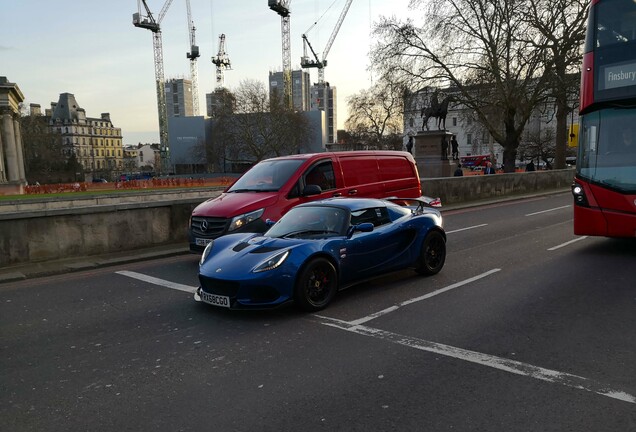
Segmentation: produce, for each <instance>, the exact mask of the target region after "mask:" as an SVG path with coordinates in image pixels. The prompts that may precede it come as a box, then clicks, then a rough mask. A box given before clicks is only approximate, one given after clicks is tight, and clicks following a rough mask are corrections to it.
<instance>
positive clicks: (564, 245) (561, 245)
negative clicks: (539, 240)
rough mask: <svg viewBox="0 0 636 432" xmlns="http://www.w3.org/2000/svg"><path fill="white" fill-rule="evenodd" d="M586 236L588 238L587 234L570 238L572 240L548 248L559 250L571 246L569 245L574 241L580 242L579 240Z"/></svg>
mask: <svg viewBox="0 0 636 432" xmlns="http://www.w3.org/2000/svg"><path fill="white" fill-rule="evenodd" d="M586 238H587V236H582V237H577V238H575V239H574V240H570V241H567V242H565V243H561V244H560V245H557V246H553V247H551V248H548V250H549V251H554V250H557V249H561V248H562V247H566V246H569V245H571V244H572V243H576V242H578V241H581V240H585V239H586Z"/></svg>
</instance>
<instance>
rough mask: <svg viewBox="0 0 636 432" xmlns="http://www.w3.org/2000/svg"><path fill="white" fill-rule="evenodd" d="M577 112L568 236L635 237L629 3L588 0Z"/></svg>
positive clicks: (634, 77) (634, 79)
mask: <svg viewBox="0 0 636 432" xmlns="http://www.w3.org/2000/svg"><path fill="white" fill-rule="evenodd" d="M579 109H580V120H579V121H580V128H579V150H578V156H577V159H576V177H575V180H574V184H573V185H572V193H573V195H574V233H575V234H579V235H594V236H606V237H636V2H635V1H634V0H592V4H591V7H590V11H589V17H588V26H587V33H586V40H585V53H584V56H583V67H582V70H581V103H580V108H579Z"/></svg>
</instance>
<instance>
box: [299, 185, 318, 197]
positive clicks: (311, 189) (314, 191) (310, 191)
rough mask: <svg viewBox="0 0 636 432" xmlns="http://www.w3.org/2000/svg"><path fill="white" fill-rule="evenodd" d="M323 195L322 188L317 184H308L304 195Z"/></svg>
mask: <svg viewBox="0 0 636 432" xmlns="http://www.w3.org/2000/svg"><path fill="white" fill-rule="evenodd" d="M321 193H322V188H321V187H320V186H318V185H315V184H308V185H307V186H305V188H304V189H303V195H304V196H309V195H320V194H321Z"/></svg>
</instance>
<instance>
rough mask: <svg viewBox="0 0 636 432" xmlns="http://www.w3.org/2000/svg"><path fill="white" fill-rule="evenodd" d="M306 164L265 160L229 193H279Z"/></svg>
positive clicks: (254, 167)
mask: <svg viewBox="0 0 636 432" xmlns="http://www.w3.org/2000/svg"><path fill="white" fill-rule="evenodd" d="M303 162H304V160H303V159H282V160H280V159H279V160H265V161H262V162H259V163H258V164H256V165H254V166H253V167H252V168H251V169H250V170H249V171H247V172H246V173H245V174H243V176H241V178H239V179H238V180H237V181H236V182H235V183H234V184H233V185H232V187H230V188H229V189H228V192H275V191H278V190H279V189H280V188H281V187H282V186H283V185H284V184H285V183H286V182H287V180H289V178H290V177H291V176H292V174H294V173H295V172H296V170H297V169H298V167H299V166H300V165H302V163H303Z"/></svg>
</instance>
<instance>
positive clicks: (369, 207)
mask: <svg viewBox="0 0 636 432" xmlns="http://www.w3.org/2000/svg"><path fill="white" fill-rule="evenodd" d="M429 205H430V202H429V201H427V200H426V199H424V197H422V198H409V199H397V198H394V199H382V200H381V199H366V198H332V199H326V200H321V201H314V202H311V203H306V204H301V205H298V206H296V207H294V208H292V209H291V210H290V211H289V212H287V213H286V214H285V215H284V216H283V217H282V218H281V219H280V220H279V221H278V222H277V223H276V224H274V225H273V226H271V228H270V229H269V230H268V231H267V232H266V233H264V234H256V233H241V234H230V235H226V236H223V237H220V238H217V239H215V240H214V241H213V242H211V243H210V244H208V245H207V247H206V248H205V251H204V252H203V255H202V256H201V261H200V266H199V282H200V284H201V286H200V287H199V288H198V289H197V291H196V293H195V295H194V298H195V300H197V301H203V302H205V303H209V304H211V305H215V306H220V307H225V308H231V309H248V308H252V309H262V308H269V307H274V306H279V305H281V304H283V303H287V302H289V301H294V302H295V303H296V304H297V305H298V306H300V307H301V308H302V309H304V310H307V311H318V310H320V309H323V308H324V307H326V306H327V305H328V304H329V302H330V301H331V300H332V299H333V298H334V296H335V294H336V292H337V291H338V290H339V289H342V288H345V287H347V286H351V285H353V284H355V283H356V282H360V281H361V280H364V279H368V278H370V277H373V276H378V275H380V274H384V273H387V272H390V271H394V270H400V269H404V268H413V269H415V271H417V272H418V273H420V274H424V275H432V274H436V273H437V272H439V271H440V270H441V269H442V267H443V266H444V260H445V259H446V234H445V232H444V229H443V226H442V216H441V214H440V212H439V211H438V210H437V209H434V208H430V207H429Z"/></svg>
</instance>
